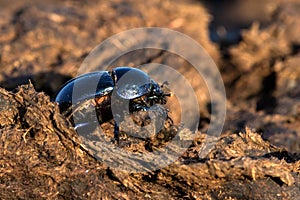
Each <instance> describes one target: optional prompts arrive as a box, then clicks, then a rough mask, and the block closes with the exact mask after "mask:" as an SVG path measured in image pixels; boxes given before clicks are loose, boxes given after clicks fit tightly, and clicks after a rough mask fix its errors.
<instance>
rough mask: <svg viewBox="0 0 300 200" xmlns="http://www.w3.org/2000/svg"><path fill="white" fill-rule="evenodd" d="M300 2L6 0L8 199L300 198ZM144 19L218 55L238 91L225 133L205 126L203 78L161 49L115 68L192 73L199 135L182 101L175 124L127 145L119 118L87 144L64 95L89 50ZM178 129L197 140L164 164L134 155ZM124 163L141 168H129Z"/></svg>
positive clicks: (4, 188)
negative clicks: (156, 67) (183, 117)
mask: <svg viewBox="0 0 300 200" xmlns="http://www.w3.org/2000/svg"><path fill="white" fill-rule="evenodd" d="M299 8H300V1H297V0H284V1H283V0H276V1H264V3H261V2H260V1H258V0H246V1H242V0H236V1H226V2H219V1H205V0H203V1H196V0H188V1H179V0H178V1H177V0H175V1H169V0H166V1H159V0H152V1H146V2H142V1H133V0H126V1H121V0H113V1H96V0H92V1H72V0H66V1H55V0H53V1H52V0H51V1H50V0H48V1H43V2H41V1H16V2H15V3H13V4H12V3H11V2H10V1H6V0H3V1H1V2H0V16H1V17H0V86H1V88H0V143H1V146H0V199H150V198H151V199H298V198H299V196H300V174H299V172H300V139H299V138H300V128H299V124H300V123H299V122H300V68H299V66H298V65H299V64H298V63H299V61H300V48H299V47H300V40H299V37H298V35H299V33H300V30H299V27H300V18H299V15H300V14H299V12H298V10H299ZM221 11H222V12H221ZM137 27H166V28H170V29H173V30H177V31H180V32H182V33H184V34H187V35H188V36H190V37H192V38H193V39H194V40H196V41H197V42H199V43H200V44H201V45H202V46H203V47H204V49H205V50H206V51H207V53H208V54H209V55H210V56H211V57H212V59H213V60H214V61H215V63H216V64H217V66H218V67H219V70H220V72H221V76H222V78H223V81H224V84H225V89H226V95H227V102H226V105H227V114H226V122H225V125H224V128H223V132H222V134H221V136H220V137H214V136H210V135H207V134H206V132H207V128H208V126H209V122H210V115H211V113H210V109H209V106H208V105H211V104H212V102H211V101H210V96H209V94H208V92H207V87H206V85H205V82H204V81H203V79H201V77H195V72H194V71H193V69H192V67H191V65H190V63H188V62H186V61H185V60H184V59H182V58H180V57H178V56H177V57H176V56H174V55H172V54H170V53H168V52H161V51H157V50H153V49H152V50H151V49H148V50H145V51H137V52H135V53H133V54H130V55H126V56H124V57H120V58H119V59H118V60H116V61H115V62H114V63H113V64H112V65H111V66H110V67H116V66H124V65H126V66H131V67H134V66H138V65H141V64H145V63H151V62H155V63H162V64H165V65H168V66H172V67H173V68H174V69H176V70H178V71H179V72H180V73H181V74H184V76H185V77H186V78H187V79H189V80H191V85H192V86H193V88H194V89H195V93H196V95H197V97H199V98H198V104H199V106H200V111H201V112H200V114H201V115H200V116H201V118H200V121H199V119H191V120H197V121H199V128H198V131H197V133H196V136H195V138H194V139H192V140H191V139H190V137H189V136H190V134H191V131H190V130H188V129H185V128H184V127H181V126H180V125H178V124H177V122H178V121H179V119H180V111H179V110H178V109H177V108H178V101H177V100H176V99H174V98H173V99H172V98H170V101H169V102H168V106H169V109H170V118H171V119H172V120H173V122H172V120H170V121H168V123H166V124H165V125H164V128H163V129H162V130H161V131H160V132H159V133H158V134H157V135H155V136H154V137H153V136H150V137H149V138H147V139H143V140H140V139H136V138H135V137H132V136H128V135H126V134H125V133H121V141H120V144H116V143H113V142H112V141H111V139H112V138H113V121H108V122H106V123H103V124H102V125H101V129H102V130H104V132H103V134H102V135H101V141H102V144H103V146H100V148H99V145H98V146H97V145H95V143H90V144H84V143H83V142H82V138H81V136H79V135H78V134H77V132H76V131H75V130H74V128H73V127H72V124H71V123H70V121H68V119H67V118H66V117H65V116H63V115H62V114H61V113H60V110H59V107H58V104H57V103H55V102H53V99H54V97H55V94H56V92H57V91H58V90H59V88H60V87H61V86H62V85H63V83H65V82H66V81H68V80H69V79H71V78H73V77H75V76H76V75H77V74H78V70H79V68H80V65H81V63H82V61H83V60H84V58H85V57H86V56H87V55H88V54H89V52H90V51H91V50H92V49H93V48H94V47H95V46H97V45H98V44H99V43H101V42H102V41H103V40H105V39H106V38H108V37H110V36H112V35H114V34H116V33H120V32H122V31H125V30H129V29H131V28H137ZM178 91H179V92H185V91H181V88H178ZM92 132H93V133H95V132H97V130H93V131H92ZM138 132H139V133H142V131H138ZM177 133H178V134H177ZM88 137H94V135H88ZM174 138H175V139H177V140H178V141H179V142H180V143H181V144H186V143H187V144H189V145H188V146H187V149H186V150H185V151H184V152H180V146H179V145H173V146H172V145H171V146H170V145H169V146H168V151H171V152H173V153H178V152H180V154H179V156H178V157H177V158H176V159H175V160H174V161H173V162H171V163H170V164H168V165H165V166H163V167H161V168H159V169H154V168H153V166H148V165H145V163H144V160H143V159H140V158H137V157H135V161H134V162H133V161H132V160H130V159H129V160H128V159H127V160H126V159H124V157H126V155H129V154H130V155H142V154H146V155H152V154H147V153H149V152H150V153H151V152H155V151H156V150H157V149H161V148H164V147H166V146H167V145H168V144H169V142H170V140H172V139H174ZM96 144H97V143H96ZM211 146H212V149H211V151H210V152H209V153H208V154H206V155H204V156H201V155H202V154H201V151H202V150H203V149H205V148H206V147H211ZM115 149H119V150H120V149H121V150H122V151H121V152H122V153H116V151H114V150H115ZM111 155H113V156H112V157H110V156H111ZM124 155H125V156H124ZM169 155H170V157H168V156H166V157H165V158H164V159H162V160H169V159H172V158H171V156H172V155H173V154H169ZM147 159H149V160H151V159H155V158H153V157H149V158H147ZM111 163H113V165H112V164H111ZM113 166H116V167H113ZM125 166H126V167H130V168H131V169H135V170H137V171H139V172H135V171H128V170H120V169H119V168H122V167H125Z"/></svg>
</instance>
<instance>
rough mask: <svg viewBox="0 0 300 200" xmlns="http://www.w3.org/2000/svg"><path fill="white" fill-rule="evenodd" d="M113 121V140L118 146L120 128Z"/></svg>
mask: <svg viewBox="0 0 300 200" xmlns="http://www.w3.org/2000/svg"><path fill="white" fill-rule="evenodd" d="M114 121H115V125H114V139H115V141H116V142H117V144H119V141H120V138H119V132H120V128H119V124H118V122H117V121H116V120H114Z"/></svg>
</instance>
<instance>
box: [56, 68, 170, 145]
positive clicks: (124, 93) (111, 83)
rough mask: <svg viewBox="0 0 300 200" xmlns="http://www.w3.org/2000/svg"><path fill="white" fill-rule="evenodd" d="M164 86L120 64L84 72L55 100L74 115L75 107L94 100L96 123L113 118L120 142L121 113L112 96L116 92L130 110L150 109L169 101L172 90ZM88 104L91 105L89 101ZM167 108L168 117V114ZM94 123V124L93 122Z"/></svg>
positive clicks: (82, 121)
mask: <svg viewBox="0 0 300 200" xmlns="http://www.w3.org/2000/svg"><path fill="white" fill-rule="evenodd" d="M162 87H163V85H161V86H160V85H158V84H157V83H156V82H155V81H154V80H152V79H151V78H150V77H149V76H148V75H147V74H146V73H145V72H143V71H142V70H139V69H136V68H130V67H117V68H114V69H113V70H112V71H97V72H91V73H87V74H83V75H81V76H78V77H76V78H73V79H71V80H70V81H68V82H67V83H65V84H64V85H63V86H62V88H61V89H60V90H59V91H58V93H57V95H56V98H55V101H56V102H58V104H59V108H60V111H61V112H62V113H63V114H64V115H65V116H66V117H70V118H72V117H73V116H72V114H73V113H74V110H76V109H78V108H82V107H84V106H83V105H84V102H87V101H89V100H94V108H96V110H97V112H96V113H97V123H100V124H101V123H104V122H107V121H109V120H111V119H114V122H115V126H114V139H115V141H117V142H119V126H118V123H119V122H120V121H121V120H122V117H124V116H122V114H120V113H119V114H118V115H116V116H113V113H112V110H111V109H112V105H111V104H112V102H111V99H112V95H113V94H116V95H115V99H116V101H115V102H114V103H115V104H117V108H118V107H122V105H124V102H125V103H126V102H127V104H128V105H129V112H130V113H133V112H137V111H147V110H149V109H150V107H151V106H153V105H154V104H166V102H167V98H166V97H167V96H170V94H169V93H164V92H163V90H162ZM87 105H88V104H87ZM167 112H168V111H167V110H166V109H165V113H166V116H167V117H168V114H167ZM71 122H72V123H73V125H74V126H75V129H78V128H80V127H83V126H85V125H89V124H90V123H91V121H90V119H88V117H87V116H84V117H82V118H81V119H80V122H79V123H76V125H75V124H74V120H72V119H71ZM92 123H95V121H93V122H92Z"/></svg>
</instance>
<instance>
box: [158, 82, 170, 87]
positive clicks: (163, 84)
mask: <svg viewBox="0 0 300 200" xmlns="http://www.w3.org/2000/svg"><path fill="white" fill-rule="evenodd" d="M165 85H169V82H168V81H164V82H163V83H162V84H161V85H160V87H161V88H162V87H164V86H165Z"/></svg>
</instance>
